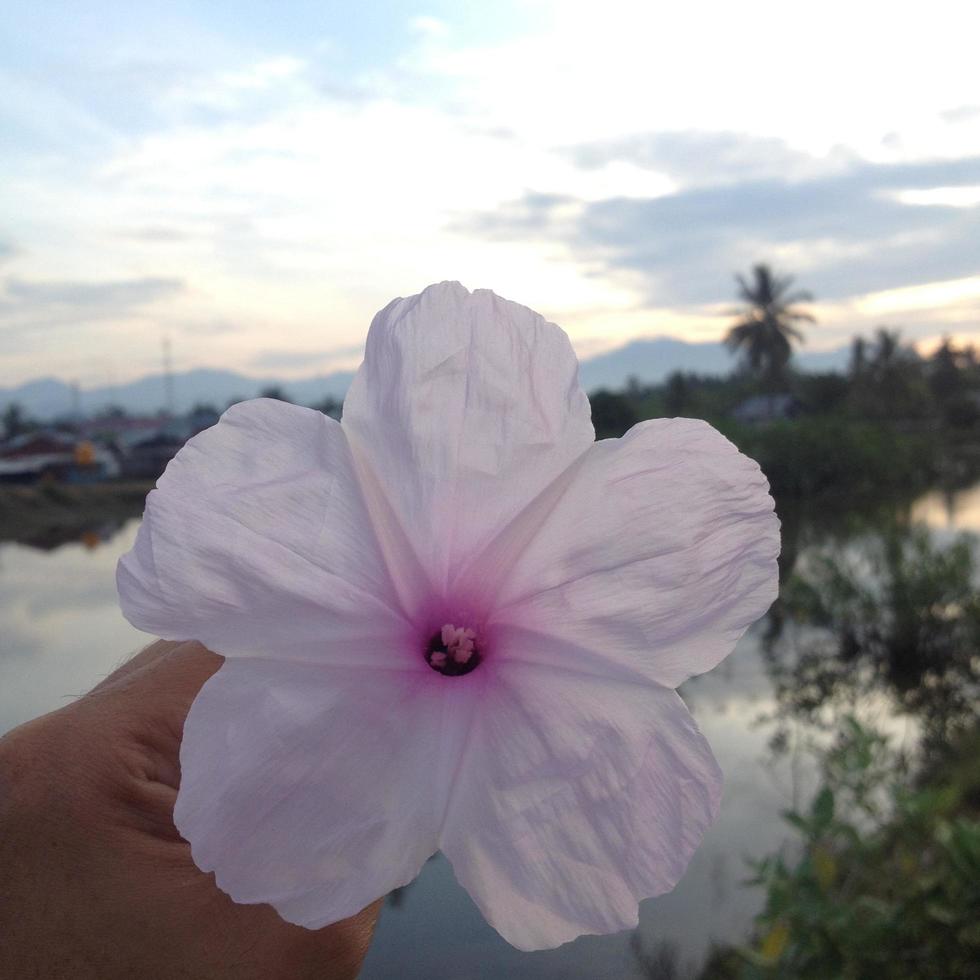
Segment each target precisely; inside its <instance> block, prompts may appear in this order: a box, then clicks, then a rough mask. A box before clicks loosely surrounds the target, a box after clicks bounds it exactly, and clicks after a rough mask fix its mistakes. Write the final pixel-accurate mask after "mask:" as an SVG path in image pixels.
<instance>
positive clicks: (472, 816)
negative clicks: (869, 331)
mask: <svg viewBox="0 0 980 980" xmlns="http://www.w3.org/2000/svg"><path fill="white" fill-rule="evenodd" d="M593 440H594V434H593V429H592V425H591V422H590V416H589V403H588V400H587V399H586V397H585V395H584V393H583V392H582V390H581V389H580V387H579V385H578V381H577V364H576V360H575V357H574V354H573V353H572V350H571V347H570V345H569V343H568V339H567V337H566V336H565V334H564V333H563V332H562V331H561V330H560V329H559V328H558V327H556V326H554V325H553V324H550V323H547V322H546V321H545V320H544V319H542V318H541V317H540V316H538V315H537V314H535V313H533V312H532V311H531V310H528V309H526V308H525V307H522V306H518V305H517V304H515V303H510V302H508V301H506V300H503V299H500V298H499V297H498V296H495V295H494V294H493V293H491V292H489V291H486V290H477V291H476V292H474V293H470V292H468V291H467V290H466V289H464V288H463V287H462V286H460V285H459V284H458V283H443V284H441V285H438V286H432V287H430V288H428V289H426V290H425V291H424V292H423V293H421V294H420V295H418V296H413V297H411V298H409V299H399V300H395V301H394V302H393V303H391V304H390V305H389V306H388V307H387V308H386V309H384V310H383V311H382V312H381V313H379V314H378V316H377V317H376V318H375V320H374V323H373V324H372V326H371V331H370V334H369V336H368V341H367V352H366V355H365V360H364V364H363V366H362V367H361V370H360V372H359V373H358V375H357V377H356V379H355V380H354V383H353V385H352V387H351V390H350V393H349V395H348V397H347V401H346V403H345V406H344V418H343V423H342V424H338V423H337V422H334V421H332V420H331V419H329V418H327V417H325V416H323V415H321V414H320V413H318V412H315V411H312V410H310V409H306V408H300V407H297V406H294V405H288V404H284V403H282V402H277V401H268V400H257V401H252V402H246V403H243V404H240V405H236V406H234V407H233V408H231V409H229V410H228V411H227V412H226V413H225V415H224V416H223V417H222V419H221V421H220V422H219V423H218V425H216V426H215V427H214V428H212V429H209V430H207V431H206V432H203V433H201V434H200V435H199V436H196V437H195V438H194V439H192V440H191V441H190V442H188V443H187V445H186V446H185V447H184V449H183V450H182V451H181V452H180V453H179V454H178V455H177V457H176V458H175V459H174V460H173V462H172V463H171V464H170V466H169V467H168V468H167V471H166V473H165V474H164V476H163V477H162V478H161V480H160V482H159V487H158V489H157V490H155V491H153V492H152V493H151V494H150V497H149V499H148V502H147V510H146V516H145V519H144V522H143V525H142V527H141V529H140V533H139V536H138V538H137V541H136V544H135V546H134V548H133V550H132V551H131V552H130V553H129V554H128V555H126V556H125V557H124V558H123V559H122V560H121V562H120V565H119V573H118V580H119V593H120V598H121V602H122V607H123V611H124V612H125V614H126V616H127V617H128V618H129V619H130V621H131V622H132V623H133V624H134V625H136V626H138V627H139V628H140V629H144V630H147V631H149V632H153V633H156V634H157V635H159V636H162V637H166V638H170V639H187V638H193V639H197V640H200V641H201V642H202V643H204V644H205V645H207V646H208V647H210V648H211V649H212V650H215V651H216V652H218V653H220V654H222V655H224V656H225V657H226V658H228V659H227V660H226V661H225V663H224V665H223V666H222V668H221V669H220V670H219V671H218V672H217V674H215V675H214V677H212V678H211V680H209V681H208V682H207V684H205V686H204V688H203V689H202V691H201V693H200V694H199V695H198V697H197V700H196V701H195V702H194V705H193V707H192V708H191V711H190V715H189V716H188V719H187V723H186V726H185V729H184V740H183V745H182V749H181V765H182V780H181V785H180V794H179V797H178V800H177V806H176V811H175V821H176V823H177V826H178V828H179V829H180V831H181V833H182V834H183V835H184V836H185V837H186V838H187V839H188V840H189V841H190V843H191V846H192V849H193V854H194V858H195V860H196V861H197V863H198V865H199V866H200V867H201V868H203V869H205V870H213V871H214V872H215V874H216V877H217V881H218V884H219V885H220V886H221V887H222V888H223V889H225V890H226V891H227V892H228V893H229V894H230V895H231V896H232V897H233V898H234V899H236V900H237V901H240V902H269V903H271V904H272V905H274V906H275V908H276V909H278V911H279V913H280V914H281V915H282V916H283V917H284V918H285V919H287V920H289V921H290V922H295V923H299V924H301V925H304V926H308V927H311V928H315V927H320V926H323V925H325V924H327V923H330V922H334V921H336V920H339V919H342V918H344V917H346V916H349V915H352V914H353V913H355V912H357V911H358V910H359V909H361V908H362V907H364V906H365V905H367V904H368V903H370V902H371V901H373V900H374V899H376V898H378V897H379V896H381V895H384V894H386V893H387V892H388V891H390V890H391V889H393V888H395V887H397V886H399V885H404V884H405V883H407V882H409V881H411V879H412V878H414V877H415V875H416V874H418V872H419V869H420V868H421V867H422V865H423V864H424V862H425V861H426V859H427V858H428V857H429V856H430V855H431V854H432V853H433V852H435V851H436V850H440V849H441V850H442V851H443V852H444V853H445V855H446V856H447V857H448V858H449V860H450V861H451V862H452V865H453V868H454V870H455V873H456V877H457V878H458V880H459V881H460V882H461V884H462V885H463V886H464V887H465V888H466V889H467V890H468V891H469V893H470V894H471V895H472V896H473V898H474V900H475V901H476V903H477V904H478V905H479V907H480V908H481V909H482V911H483V913H484V915H485V916H486V918H487V920H488V921H489V922H490V923H491V924H492V925H493V926H494V927H495V928H496V929H497V930H498V931H499V932H500V933H501V934H502V935H503V936H504V938H505V939H507V940H508V941H509V942H511V943H512V944H514V945H515V946H518V947H520V948H521V949H538V948H542V947H550V946H555V945H558V944H559V943H563V942H565V941H567V940H569V939H573V938H574V937H576V936H578V935H581V934H583V933H605V932H612V931H615V930H620V929H625V928H628V927H630V926H633V925H635V924H636V922H637V905H638V903H639V901H640V900H641V899H643V898H646V897H648V896H652V895H657V894H660V893H662V892H665V891H668V890H669V889H671V888H673V886H674V885H675V884H676V882H677V881H678V879H679V878H680V877H681V875H682V874H683V872H684V869H685V867H686V866H687V863H688V861H689V859H690V857H691V855H692V853H693V852H694V850H695V848H696V847H697V846H698V844H699V842H700V840H701V837H702V835H703V833H704V831H705V829H706V827H707V826H708V825H709V824H710V822H711V821H712V819H713V818H714V816H715V813H716V811H717V808H718V801H719V797H720V793H721V776H720V773H719V770H718V767H717V765H716V763H715V761H714V759H713V758H712V755H711V752H710V750H709V748H708V745H707V743H706V742H705V740H704V738H703V737H702V736H701V734H700V732H699V731H698V729H697V727H696V725H695V723H694V721H693V720H692V718H691V717H690V715H689V713H688V711H687V709H686V708H685V706H684V704H683V702H682V701H681V699H680V698H679V697H678V696H677V694H676V693H675V691H674V688H676V687H677V686H678V685H679V684H680V683H681V682H682V681H683V680H685V679H686V678H687V677H689V676H691V675H692V674H697V673H700V672H702V671H706V670H710V669H711V668H712V667H714V666H715V664H717V663H718V662H719V661H720V660H722V659H723V658H724V657H725V656H726V655H727V654H728V653H729V652H730V651H731V650H732V648H733V646H734V645H735V642H736V640H737V639H738V638H739V636H740V635H741V634H742V633H743V632H744V630H745V629H746V628H747V626H748V625H749V624H750V623H752V622H753V621H754V620H755V619H757V618H758V617H759V616H760V615H762V613H763V612H764V611H765V610H766V608H767V607H768V606H769V604H770V602H771V601H772V600H773V598H774V597H775V595H776V580H777V575H776V555H777V552H778V550H779V542H778V524H777V521H776V518H775V516H774V514H773V506H772V500H771V498H770V497H769V494H768V487H767V484H766V480H765V478H764V477H763V475H762V473H761V472H760V471H759V468H758V466H757V465H756V464H755V463H754V462H752V461H751V460H749V459H747V458H745V457H744V456H742V455H740V454H739V453H738V452H737V451H736V449H735V448H734V446H732V445H731V444H730V443H729V442H727V441H726V440H725V439H724V438H722V437H721V436H720V435H719V434H718V433H717V432H715V431H714V430H713V429H712V428H711V427H710V426H708V425H706V424H705V423H703V422H698V421H692V420H688V419H658V420H654V421H649V422H643V423H641V424H639V425H637V426H635V427H634V428H633V429H632V430H631V431H630V432H629V433H628V434H627V435H626V436H625V437H624V438H623V439H619V440H607V441H603V442H599V443H595V442H594V441H593Z"/></svg>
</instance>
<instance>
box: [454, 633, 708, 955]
mask: <svg viewBox="0 0 980 980" xmlns="http://www.w3.org/2000/svg"><path fill="white" fill-rule="evenodd" d="M502 642H503V643H504V645H505V646H509V645H511V644H521V643H523V642H524V638H523V637H522V636H520V635H519V634H515V635H513V636H502ZM486 693H487V696H486V697H485V698H484V700H483V701H482V702H481V704H480V705H479V707H478V709H477V711H475V712H474V715H473V717H472V721H471V729H470V732H469V735H468V738H467V742H466V751H465V754H464V755H463V756H462V758H461V760H460V765H459V768H458V773H459V775H458V777H457V781H456V784H455V785H454V787H453V793H452V797H451V802H450V806H449V808H448V810H447V815H446V821H445V826H444V830H443V833H442V836H441V839H440V846H441V848H442V850H443V852H444V853H445V855H446V856H447V857H448V858H449V860H450V861H451V862H452V865H453V870H454V871H455V874H456V877H457V879H458V880H459V882H460V883H461V884H462V885H463V887H464V888H466V890H467V891H468V892H469V893H470V895H471V896H472V897H473V899H474V900H475V902H476V904H477V905H478V906H479V907H480V910H481V911H482V913H483V915H484V916H485V917H486V919H487V921H488V922H489V923H490V924H491V925H492V926H493V927H494V928H495V929H497V931H498V932H500V934H501V935H502V936H503V937H504V939H506V940H507V941H508V942H509V943H511V944H512V945H514V946H516V947H518V948H519V949H524V950H532V949H543V948H550V947H553V946H557V945H559V944H561V943H564V942H567V941H568V940H571V939H574V938H575V937H576V936H579V935H583V934H587V933H608V932H615V931H618V930H621V929H627V928H631V927H633V926H635V925H636V924H637V915H638V904H639V902H640V901H641V900H642V899H644V898H649V897H651V896H654V895H659V894H662V893H663V892H666V891H669V890H670V889H671V888H673V887H674V885H675V884H676V883H677V881H678V880H679V879H680V877H681V875H682V874H683V873H684V870H685V868H686V867H687V864H688V861H689V860H690V858H691V855H692V854H693V853H694V851H695V849H696V848H697V846H698V844H699V843H700V841H701V838H702V836H703V834H704V832H705V830H706V828H707V827H708V826H709V824H710V823H711V822H712V820H713V819H714V817H715V815H716V813H717V809H718V803H719V799H720V796H721V774H720V772H719V770H718V766H717V764H716V763H715V761H714V758H713V757H712V755H711V751H710V749H709V748H708V744H707V742H706V741H705V740H704V738H703V736H702V735H701V733H700V732H699V731H698V729H697V726H696V725H695V723H694V720H693V719H692V718H691V716H690V714H689V713H688V711H687V708H686V707H685V706H684V703H683V702H682V701H681V699H680V698H679V697H678V695H677V694H676V693H675V692H674V691H671V690H668V689H666V688H662V687H659V686H657V685H654V684H650V683H645V684H636V683H627V682H623V681H620V680H617V679H606V680H600V679H598V678H596V677H594V676H590V675H587V674H577V673H574V672H573V671H570V670H564V669H560V668H559V669H552V668H548V667H542V666H538V665H534V664H525V663H521V662H520V660H519V658H510V659H508V662H507V664H506V670H501V671H499V672H498V681H497V683H495V684H494V685H493V687H491V688H489V689H488V691H487V692H486Z"/></svg>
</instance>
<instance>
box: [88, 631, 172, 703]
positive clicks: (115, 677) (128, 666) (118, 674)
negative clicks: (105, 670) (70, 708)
mask: <svg viewBox="0 0 980 980" xmlns="http://www.w3.org/2000/svg"><path fill="white" fill-rule="evenodd" d="M177 646H180V643H179V641H176V640H157V641H156V642H154V643H151V644H150V645H149V646H146V647H144V648H143V649H142V650H140V651H139V652H138V653H135V654H133V656H131V657H130V658H129V659H128V660H124V661H123V663H122V664H120V665H119V666H118V667H117V668H116V669H115V670H114V671H113V672H112V673H111V674H109V675H108V676H106V677H104V678H103V679H102V680H101V681H99V683H98V684H96V685H95V687H93V688H92V690H91V691H89V694H95V693H96V692H97V691H104V690H105V689H106V688H107V687H111V686H112V685H113V684H115V683H116V682H117V681H119V680H121V679H122V678H123V677H126V676H127V675H129V674H131V673H132V672H133V671H134V670H140V669H142V668H143V667H145V666H147V665H148V664H151V663H153V662H154V661H155V660H159V659H160V657H164V656H166V655H167V654H168V653H169V652H170V651H171V650H173V649H174V647H177Z"/></svg>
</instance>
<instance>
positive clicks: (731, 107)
mask: <svg viewBox="0 0 980 980" xmlns="http://www.w3.org/2000/svg"><path fill="white" fill-rule="evenodd" d="M926 13H927V14H928V16H926ZM977 21H978V15H977V14H976V13H973V12H971V8H970V5H968V4H964V3H962V2H958V0H937V2H934V3H932V4H930V5H929V7H928V9H927V10H925V9H924V8H922V6H921V5H914V6H913V5H904V4H885V3H878V2H876V0H867V2H864V3H861V4H854V3H843V2H837V0H830V2H828V3H824V4H822V5H819V6H817V5H806V6H804V5H794V4H785V3H770V2H749V3H746V4H741V5H731V4H715V3H705V2H697V0H695V2H691V3H688V4H684V5H676V4H674V5H666V4H639V3H636V2H633V0H630V2H626V0H605V2H604V3H602V4H595V3H592V2H589V3H586V2H579V0H510V2H505V3H495V4H492V5H491V4H458V3H452V4H451V3H448V2H440V3H427V4H424V5H419V4H416V3H403V2H396V0H388V2H385V3H361V4H337V3H322V2H321V3H313V2H295V0H286V2H278V3H272V2H266V3H260V2H257V0H247V2H234V3H233V2H209V3H203V2H201V3H190V2H186V0H184V2H175V3H167V4H149V3H142V2H136V3H127V4H123V3H118V2H117V3H105V2H103V3H97V2H96V3H86V4H84V5H80V4H74V3H51V2H34V3H32V4H8V5H5V6H4V7H3V8H0V161H2V166H3V173H4V180H3V182H2V185H0V387H3V386H6V385H10V384H16V383H18V382H20V381H24V380H27V379H29V378H33V377H37V376H41V375H56V376H59V377H63V378H66V379H77V380H79V381H80V382H81V383H82V384H83V385H97V384H105V383H111V382H113V381H122V380H126V379H128V378H132V377H136V376H139V375H141V374H145V373H148V372H151V371H154V370H157V369H158V367H159V364H160V350H161V342H162V338H163V336H164V335H166V336H168V337H169V338H170V340H171V342H172V345H173V350H174V352H175V360H176V366H177V367H178V368H189V367H196V366H222V367H229V368H233V369H236V370H241V371H244V372H247V373H254V374H269V373H276V374H280V375H282V376H283V377H289V376H300V375H308V374H312V373H315V372H320V371H325V370H330V369H332V368H339V367H349V366H352V364H353V363H356V361H357V359H358V356H359V350H360V346H361V343H362V342H363V337H364V333H365V331H366V328H367V325H368V323H369V321H370V318H371V316H372V315H373V313H374V312H375V311H376V310H377V309H379V308H381V307H382V306H383V305H385V303H387V301H388V300H389V299H391V298H392V297H393V296H396V295H404V294H407V293H411V292H416V291H418V290H419V289H421V288H422V287H423V286H425V285H427V284H428V283H430V282H433V281H438V280H441V279H447V278H450V279H459V280H461V281H462V282H464V283H465V284H466V285H468V286H470V287H476V286H488V287H490V288H493V289H495V290H496V291H497V292H499V293H501V294H502V295H505V296H508V297H509V298H513V299H517V300H519V301H522V302H525V303H527V304H528V305H531V306H533V307H535V308H536V309H539V310H540V311H541V312H543V313H545V314H546V315H547V316H549V317H550V318H552V319H554V320H556V321H557V322H559V323H561V324H562V325H563V326H564V327H565V328H566V329H567V330H568V331H569V333H570V334H571V336H572V339H573V342H574V343H575V344H576V346H577V348H578V349H579V351H580V353H581V354H583V355H587V354H590V353H593V352H596V351H600V350H602V349H605V348H608V347H611V346H615V345H617V344H620V343H623V342H624V341H626V340H628V339H630V338H632V337H636V336H652V335H656V334H670V335H674V336H679V337H683V338H686V339H691V340H705V339H714V338H717V337H718V336H720V335H721V334H722V332H723V331H724V329H725V325H726V313H727V311H729V310H730V308H731V305H732V287H733V275H734V273H735V272H736V271H739V270H744V269H746V268H747V267H748V266H750V265H751V264H752V263H754V262H757V261H768V262H771V263H773V264H774V265H775V266H776V267H777V268H778V269H779V270H781V271H783V272H788V273H791V274H794V275H796V277H797V279H798V282H799V284H800V286H802V287H806V288H809V289H810V290H811V291H812V292H813V293H814V294H815V295H816V298H817V302H816V304H815V312H816V314H817V316H818V320H819V323H818V325H817V326H816V327H814V328H813V329H812V330H811V331H810V336H809V346H810V347H812V348H814V349H821V348H827V347H833V346H837V345H838V344H840V343H843V342H846V341H847V339H848V338H849V337H850V336H851V335H852V334H853V333H854V332H856V331H867V330H870V329H872V328H873V327H875V326H876V325H878V324H880V323H886V324H889V325H896V326H900V327H902V328H903V329H904V331H905V333H906V335H907V336H908V337H909V339H912V340H916V341H918V342H920V343H921V344H922V345H923V347H924V348H927V347H928V345H929V344H930V343H934V342H935V340H936V338H938V337H939V336H940V335H942V334H944V333H948V334H951V335H953V336H955V337H957V338H960V339H963V340H968V339H978V340H980V73H977V71H976V69H975V64H976V60H975V54H974V52H973V50H972V39H973V38H975V36H976V28H977V27H978V26H980V24H978V23H977Z"/></svg>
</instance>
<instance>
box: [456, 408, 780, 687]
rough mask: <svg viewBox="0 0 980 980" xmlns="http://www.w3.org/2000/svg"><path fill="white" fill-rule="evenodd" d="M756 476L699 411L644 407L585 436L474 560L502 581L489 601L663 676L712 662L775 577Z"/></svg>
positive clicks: (525, 653)
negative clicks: (622, 429) (645, 414)
mask: <svg viewBox="0 0 980 980" xmlns="http://www.w3.org/2000/svg"><path fill="white" fill-rule="evenodd" d="M778 554H779V522H778V520H777V519H776V516H775V514H774V513H773V501H772V498H771V497H770V496H769V486H768V483H767V481H766V478H765V477H764V476H763V474H762V472H761V470H760V469H759V467H758V464H756V463H755V462H754V461H753V460H751V459H749V458H748V457H746V456H743V455H742V454H741V453H739V452H738V450H737V449H736V448H735V447H734V446H733V445H732V444H731V443H730V442H729V441H728V440H727V439H725V438H724V437H723V436H721V435H720V434H719V433H718V432H716V431H715V430H714V429H713V428H711V426H709V425H708V424H707V423H705V422H701V421H696V420H692V419H656V420H653V421H649V422H642V423H640V424H639V425H637V426H634V427H633V429H631V430H630V431H629V432H628V433H627V434H626V436H625V437H624V438H623V439H610V440H605V441H603V442H599V443H596V444H595V446H594V447H593V448H592V449H591V450H590V452H589V453H588V454H587V456H586V457H585V458H584V459H582V460H581V462H580V463H579V465H578V467H577V470H576V472H575V474H574V478H573V479H572V480H570V481H569V483H568V485H567V486H563V487H561V488H559V489H558V490H557V491H556V492H555V493H554V494H553V495H552V497H551V499H544V498H542V500H539V501H537V502H535V503H534V504H532V506H531V507H530V508H528V509H527V511H526V512H525V513H524V514H522V515H521V517H520V518H519V519H518V520H516V521H514V522H513V523H512V525H511V526H510V527H509V528H508V529H507V531H506V532H505V533H504V534H503V535H502V536H501V537H500V538H499V539H498V540H497V541H496V542H495V543H494V544H493V545H492V546H491V547H490V548H489V549H488V551H487V552H486V553H485V554H484V555H482V556H481V557H480V558H479V559H477V560H476V561H475V562H474V563H473V567H474V569H476V570H480V569H483V570H486V569H493V572H492V573H491V574H490V576H489V577H490V578H491V579H497V580H501V581H504V585H503V588H502V589H501V591H500V592H499V594H498V602H499V605H500V607H502V608H501V612H500V615H501V617H502V618H504V619H510V620H512V621H513V622H516V623H519V624H521V625H523V626H526V627H528V628H531V629H535V630H537V631H538V632H540V633H542V634H546V635H548V636H552V637H554V638H556V639H558V640H561V641H563V645H562V646H561V648H560V653H556V652H555V651H554V650H551V649H549V648H548V647H547V645H535V646H533V647H530V648H528V649H523V650H521V651H520V653H519V654H518V655H519V656H521V657H522V658H525V659H529V660H537V661H538V662H541V663H545V664H549V663H555V662H556V661H555V658H556V656H557V657H561V658H565V657H570V658H573V659H574V658H575V657H576V654H575V650H576V649H579V650H582V651H587V652H588V653H586V654H583V656H588V657H591V656H592V653H591V651H595V652H596V653H599V654H601V655H602V656H603V657H604V658H605V659H606V660H607V661H609V662H616V663H618V664H620V665H624V666H628V667H630V668H633V669H636V670H639V671H641V672H642V673H644V674H645V675H646V676H648V677H650V678H651V679H652V680H654V681H656V682H657V683H659V684H663V685H665V686H667V687H677V686H678V685H679V684H680V683H681V682H682V681H684V680H685V679H686V678H688V677H690V676H691V675H692V674H699V673H702V672H703V671H706V670H710V669H711V668H712V667H714V666H715V665H716V664H718V663H719V662H720V661H721V660H723V659H724V658H725V657H726V656H727V655H728V654H729V653H730V652H731V651H732V649H733V648H734V646H735V643H736V642H737V640H738V638H739V637H740V636H741V635H742V633H743V632H744V631H745V630H746V628H747V627H748V626H749V625H750V624H751V623H753V622H754V621H755V620H756V619H758V618H759V617H760V616H761V615H762V614H763V613H764V612H765V611H766V609H768V608H769V606H770V604H771V603H772V602H773V600H774V599H775V598H776V594H777V591H778V571H777V565H776V557H777V555H778Z"/></svg>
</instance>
